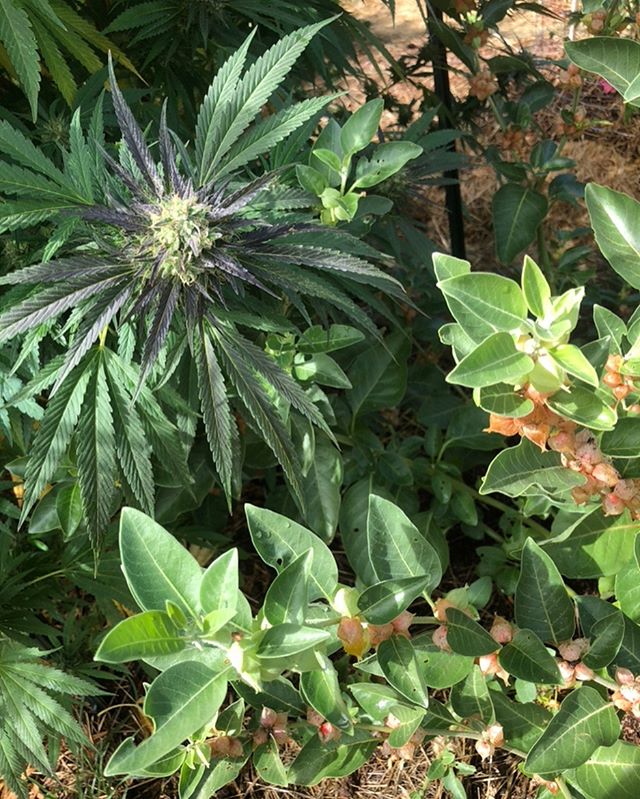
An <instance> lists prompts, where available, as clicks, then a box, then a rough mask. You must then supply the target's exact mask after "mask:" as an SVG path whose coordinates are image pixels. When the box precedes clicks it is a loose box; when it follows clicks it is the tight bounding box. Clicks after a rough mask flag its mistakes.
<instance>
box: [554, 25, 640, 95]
mask: <svg viewBox="0 0 640 799" xmlns="http://www.w3.org/2000/svg"><path fill="white" fill-rule="evenodd" d="M565 51H566V53H567V55H568V56H569V58H570V59H571V60H572V61H573V63H574V64H577V65H578V66H579V67H580V69H585V70H587V72H595V73H596V74H597V75H600V77H602V78H604V79H605V80H606V81H607V83H610V84H611V85H612V86H613V87H614V89H617V90H618V91H619V92H620V94H623V95H624V94H625V93H626V92H627V90H628V89H629V87H630V86H631V84H632V83H633V82H634V81H635V80H636V78H637V77H638V75H639V74H640V44H639V43H638V42H636V41H633V40H632V39H619V38H613V37H610V36H594V37H590V38H588V39H585V40H584V41H581V42H565Z"/></svg>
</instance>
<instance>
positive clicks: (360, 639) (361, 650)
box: [337, 610, 414, 660]
mask: <svg viewBox="0 0 640 799" xmlns="http://www.w3.org/2000/svg"><path fill="white" fill-rule="evenodd" d="M413 617H414V614H413V613H409V611H407V610H405V611H403V612H402V613H401V614H400V615H399V616H398V617H397V618H395V619H394V620H393V621H392V622H389V623H388V624H368V623H367V622H365V621H363V620H362V619H360V617H359V616H345V617H344V618H342V619H340V624H338V632H337V635H338V638H339V639H340V640H341V641H342V648H343V649H344V651H345V652H346V653H347V654H348V655H352V656H353V657H356V658H358V660H359V659H360V658H362V657H363V656H364V655H365V653H367V652H368V651H369V650H370V649H371V648H372V647H373V648H374V649H375V648H377V647H378V646H380V644H381V643H382V642H383V641H386V640H387V639H388V638H391V636H392V635H401V636H403V637H404V638H411V634H410V633H409V627H410V626H411V622H412V620H413Z"/></svg>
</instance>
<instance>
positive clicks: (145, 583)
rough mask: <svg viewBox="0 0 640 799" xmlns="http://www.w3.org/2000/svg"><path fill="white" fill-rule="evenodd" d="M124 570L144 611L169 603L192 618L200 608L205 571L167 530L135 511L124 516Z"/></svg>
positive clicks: (122, 524)
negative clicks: (201, 586)
mask: <svg viewBox="0 0 640 799" xmlns="http://www.w3.org/2000/svg"><path fill="white" fill-rule="evenodd" d="M120 555H121V557H122V570H123V572H124V576H125V578H126V580H127V584H128V586H129V588H130V589H131V593H132V594H133V596H134V599H135V600H136V602H137V603H138V604H139V605H140V607H141V608H143V609H144V610H164V609H165V607H166V602H167V600H169V601H170V602H173V603H174V605H177V606H178V607H179V608H180V609H181V610H182V611H183V612H184V613H186V614H187V615H189V616H196V615H197V614H198V611H199V606H200V581H201V579H202V569H201V568H200V566H199V565H198V562H197V561H196V560H195V558H193V557H192V556H191V555H190V554H189V552H188V551H187V550H186V549H185V548H184V547H183V546H182V545H181V544H180V543H179V542H178V541H176V539H175V538H174V537H173V536H172V535H171V534H170V533H168V532H167V531H166V530H165V529H164V527H161V526H160V525H159V524H157V523H156V522H154V521H153V519H150V518H149V517H148V516H147V515H146V514H144V513H142V512H141V511H139V510H135V508H123V510H122V513H121V515H120Z"/></svg>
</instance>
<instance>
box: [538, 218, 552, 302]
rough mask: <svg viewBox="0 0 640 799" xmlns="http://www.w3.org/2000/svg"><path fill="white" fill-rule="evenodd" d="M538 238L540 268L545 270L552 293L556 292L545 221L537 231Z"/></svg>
mask: <svg viewBox="0 0 640 799" xmlns="http://www.w3.org/2000/svg"><path fill="white" fill-rule="evenodd" d="M536 240H537V244H538V260H539V262H540V268H541V269H542V271H543V272H544V276H545V277H546V278H547V282H548V283H549V286H550V287H551V293H552V294H553V293H554V283H555V281H554V276H553V275H552V264H551V259H550V258H549V251H548V250H547V242H546V239H545V235H544V222H541V223H540V224H539V225H538V230H537V231H536Z"/></svg>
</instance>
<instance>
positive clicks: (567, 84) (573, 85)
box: [554, 64, 582, 91]
mask: <svg viewBox="0 0 640 799" xmlns="http://www.w3.org/2000/svg"><path fill="white" fill-rule="evenodd" d="M554 83H555V85H556V87H557V88H558V89H567V90H569V91H573V90H575V89H581V88H582V77H581V76H580V68H579V67H577V66H576V65H575V64H569V66H568V67H567V68H566V69H563V70H562V71H561V72H560V74H559V75H558V77H557V78H556V79H555V81H554Z"/></svg>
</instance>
